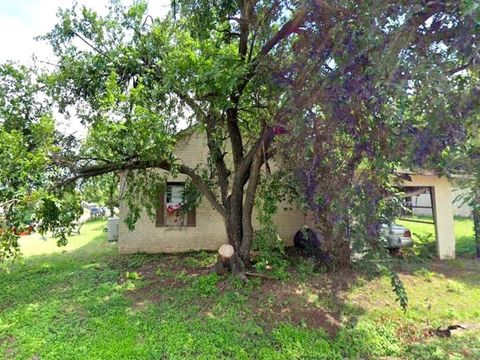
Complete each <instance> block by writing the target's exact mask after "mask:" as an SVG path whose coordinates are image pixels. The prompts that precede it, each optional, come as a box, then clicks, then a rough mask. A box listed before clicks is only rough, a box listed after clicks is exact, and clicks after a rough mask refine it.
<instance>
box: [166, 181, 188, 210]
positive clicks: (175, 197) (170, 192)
mask: <svg viewBox="0 0 480 360" xmlns="http://www.w3.org/2000/svg"><path fill="white" fill-rule="evenodd" d="M183 189H184V185H183V184H167V194H166V203H167V206H168V205H179V204H183V203H184V197H183Z"/></svg>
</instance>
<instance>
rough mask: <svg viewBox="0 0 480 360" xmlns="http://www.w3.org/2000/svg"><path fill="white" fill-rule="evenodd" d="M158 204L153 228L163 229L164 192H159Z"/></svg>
mask: <svg viewBox="0 0 480 360" xmlns="http://www.w3.org/2000/svg"><path fill="white" fill-rule="evenodd" d="M158 196H159V198H160V199H159V200H160V204H159V206H158V208H157V213H156V216H155V226H156V227H164V226H165V191H164V190H161V191H160V193H159V194H158Z"/></svg>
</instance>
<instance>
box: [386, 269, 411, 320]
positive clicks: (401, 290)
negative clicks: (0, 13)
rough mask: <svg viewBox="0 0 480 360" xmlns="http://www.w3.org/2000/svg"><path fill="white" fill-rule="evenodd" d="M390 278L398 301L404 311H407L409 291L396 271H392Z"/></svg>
mask: <svg viewBox="0 0 480 360" xmlns="http://www.w3.org/2000/svg"><path fill="white" fill-rule="evenodd" d="M390 279H391V284H392V291H393V292H394V293H395V295H396V299H395V300H396V301H398V303H399V304H400V306H401V308H402V309H403V311H407V307H408V296H407V291H406V290H405V286H404V285H403V282H402V280H401V279H400V277H399V276H398V274H397V273H396V272H394V271H392V272H391V273H390Z"/></svg>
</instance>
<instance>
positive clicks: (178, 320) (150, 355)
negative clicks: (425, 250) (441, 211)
mask: <svg viewBox="0 0 480 360" xmlns="http://www.w3.org/2000/svg"><path fill="white" fill-rule="evenodd" d="M103 226H104V222H102V221H96V222H90V223H87V224H86V225H85V227H84V229H83V232H82V235H80V236H74V237H72V238H71V242H70V244H69V245H68V247H67V248H65V249H63V250H66V252H63V250H60V251H57V250H58V249H56V248H51V250H55V251H56V252H54V253H51V254H44V255H35V254H39V253H41V252H44V251H47V250H46V249H47V248H44V247H43V246H41V245H42V244H44V242H43V241H41V240H38V239H37V240H35V241H38V242H33V240H32V242H30V241H27V240H28V239H26V238H25V239H22V248H23V250H24V252H25V254H27V256H26V257H25V259H24V260H23V261H21V262H18V263H15V264H13V265H12V264H9V265H4V267H3V268H2V269H1V270H0V288H1V289H2V291H1V292H0V358H2V359H387V358H388V359H429V360H430V359H464V358H465V359H479V358H480V262H478V261H476V260H472V259H459V260H454V261H449V262H439V261H434V260H433V261H432V260H425V259H413V258H407V259H405V260H394V261H395V267H396V268H397V270H398V271H399V273H400V277H401V278H402V280H403V281H404V283H405V285H406V288H407V292H408V295H409V303H410V306H409V309H408V311H407V312H406V313H403V311H402V310H401V309H400V307H399V306H398V305H397V304H396V303H395V300H394V295H393V294H392V292H391V287H390V279H389V277H388V276H387V275H384V274H382V273H381V272H376V273H367V272H364V271H360V270H348V271H342V272H338V273H335V274H324V273H317V272H315V271H314V269H313V267H312V266H311V265H312V264H311V263H310V262H309V261H307V260H304V259H301V258H295V259H290V260H289V261H290V262H291V265H290V268H289V273H290V277H289V278H288V279H286V280H265V279H258V278H255V279H252V280H251V281H249V282H248V284H246V285H242V284H239V283H238V282H237V281H236V279H232V278H222V277H218V276H217V275H215V274H211V272H210V267H211V265H212V263H213V262H214V260H215V255H214V254H210V253H204V252H201V253H196V254H184V255H178V256H172V255H143V254H137V255H131V256H122V255H117V253H116V247H115V245H112V244H109V243H107V241H106V234H105V233H103V232H102V229H103ZM48 241H50V240H48ZM48 241H47V246H48V248H50V246H51V245H50V244H49V243H48ZM456 324H465V325H466V327H467V329H466V330H461V331H457V332H454V334H453V335H452V336H451V337H442V336H441V335H442V333H441V332H437V331H436V329H437V328H438V327H441V326H447V325H456Z"/></svg>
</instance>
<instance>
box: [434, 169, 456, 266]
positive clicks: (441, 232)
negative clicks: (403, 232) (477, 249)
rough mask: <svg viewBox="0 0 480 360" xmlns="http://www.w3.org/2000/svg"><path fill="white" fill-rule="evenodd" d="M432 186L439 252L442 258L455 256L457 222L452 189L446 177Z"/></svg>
mask: <svg viewBox="0 0 480 360" xmlns="http://www.w3.org/2000/svg"><path fill="white" fill-rule="evenodd" d="M438 180H439V181H437V182H435V186H432V188H431V189H432V190H433V193H432V200H433V203H432V206H433V212H434V219H435V235H436V238H437V252H438V257H439V258H440V259H441V260H445V259H454V258H455V224H454V221H453V207H452V189H451V186H450V183H449V181H448V180H447V179H446V178H440V179H438Z"/></svg>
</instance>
